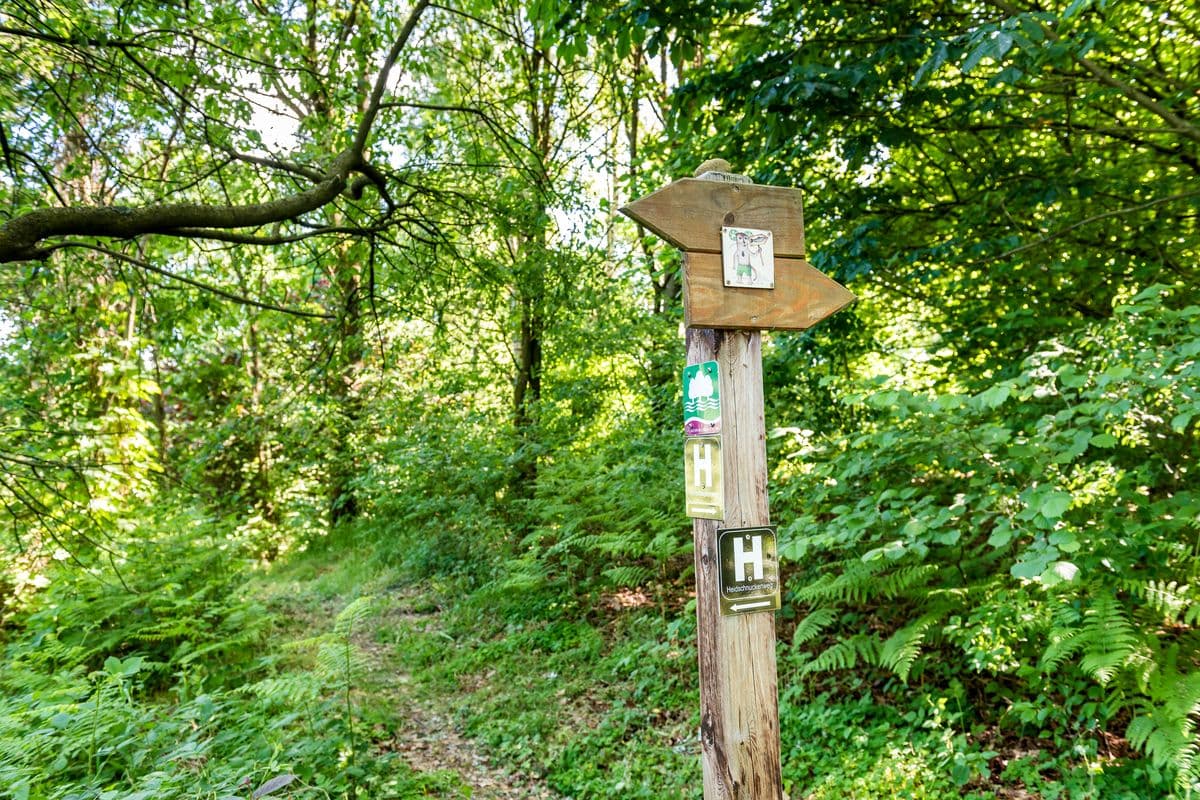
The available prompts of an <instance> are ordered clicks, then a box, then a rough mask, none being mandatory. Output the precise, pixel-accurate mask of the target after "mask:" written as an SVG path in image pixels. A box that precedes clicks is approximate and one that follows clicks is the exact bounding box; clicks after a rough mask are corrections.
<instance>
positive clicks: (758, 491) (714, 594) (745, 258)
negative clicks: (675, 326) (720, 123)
mask: <svg viewBox="0 0 1200 800" xmlns="http://www.w3.org/2000/svg"><path fill="white" fill-rule="evenodd" d="M697 173H698V175H699V177H698V178H685V179H682V180H678V181H675V182H674V183H672V184H670V185H669V186H667V187H665V188H663V189H660V190H659V191H657V192H654V193H653V194H650V195H647V196H646V197H643V198H641V199H639V200H635V201H634V202H632V203H630V204H629V205H627V206H625V207H624V208H622V209H621V211H622V213H624V214H625V215H626V216H629V217H631V218H632V219H633V220H635V221H636V222H638V223H640V224H641V225H643V226H645V227H646V228H648V229H649V230H651V231H653V232H654V233H656V234H658V235H659V236H661V237H662V238H663V239H666V240H667V241H668V242H670V243H671V244H673V245H675V246H676V247H678V248H679V249H681V250H683V259H684V267H683V273H684V296H683V301H684V320H685V323H686V326H687V363H688V365H689V367H688V368H687V369H686V370H685V371H684V384H685V385H684V387H683V389H684V409H685V416H686V418H687V427H686V428H685V433H686V434H688V438H687V439H686V440H685V447H684V453H685V462H684V463H685V469H684V474H685V479H686V480H687V481H688V491H687V505H688V507H687V509H686V512H687V513H688V515H689V516H691V517H692V518H693V521H692V536H693V540H694V544H695V563H696V617H697V644H698V649H699V654H700V659H699V660H700V743H701V751H702V764H703V771H704V798H705V800H783V796H784V795H783V780H782V776H781V772H780V745H779V700H778V690H777V686H776V668H775V616H774V614H773V613H770V612H772V611H774V610H775V609H777V608H778V607H779V589H780V587H779V584H780V575H779V564H778V557H777V554H776V545H777V542H776V535H775V528H773V527H772V526H771V524H770V514H769V510H768V507H767V450H766V441H767V436H766V421H765V419H764V414H763V382H762V340H761V333H760V332H761V331H762V330H770V329H782V330H801V329H804V328H808V327H810V326H812V325H814V324H816V323H817V322H819V321H820V320H822V319H824V318H825V317H827V316H829V315H830V314H832V313H834V312H835V311H838V310H839V309H841V308H843V307H844V306H846V305H848V304H849V303H851V302H853V300H854V295H852V294H851V293H850V292H848V291H847V290H846V289H845V288H843V287H842V286H840V285H839V284H838V283H836V282H835V281H833V280H831V279H830V278H828V277H826V276H825V275H824V274H822V273H821V272H819V271H818V270H816V269H814V268H813V267H812V266H811V265H809V264H808V262H807V261H805V260H804V259H805V251H804V215H803V211H802V207H801V202H800V192H799V190H796V189H788V188H781V187H775V186H759V185H755V184H753V183H751V182H750V181H749V179H748V178H745V177H743V176H740V175H733V174H731V171H730V168H729V165H728V164H727V163H725V162H722V161H710V162H706V163H705V165H703V166H702V167H701V169H700V170H698V171H697ZM702 375H707V376H708V377H707V379H706V378H700V379H699V382H698V381H697V376H702ZM709 381H711V383H712V386H714V387H718V388H717V389H714V390H709V388H710V385H709ZM714 398H716V399H714ZM706 399H707V405H708V406H709V408H707V409H705V408H704V406H705V405H706V402H705V401H706ZM689 400H690V401H692V402H693V405H691V406H689V405H688V403H689ZM714 402H716V403H718V405H717V406H716V409H715V411H714V410H713V408H712V405H713V403H714ZM702 409H703V410H702ZM712 420H717V421H718V423H717V424H718V428H717V430H716V431H714V430H712V422H711V421H712ZM701 434H703V436H702V438H699V437H700V435H701ZM693 437H696V438H693ZM709 458H713V459H719V464H715V463H712V462H710V461H709V460H708V459H709ZM706 480H708V481H709V482H708V483H705V482H704V481H706ZM718 481H719V486H717V485H715V484H716V482H718ZM692 484H696V486H693V485H692ZM705 491H707V492H708V494H704V492H705ZM716 491H719V492H720V494H721V502H719V503H718V502H717V498H715V497H714V496H713V493H714V492H716Z"/></svg>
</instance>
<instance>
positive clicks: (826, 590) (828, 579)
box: [796, 558, 883, 603]
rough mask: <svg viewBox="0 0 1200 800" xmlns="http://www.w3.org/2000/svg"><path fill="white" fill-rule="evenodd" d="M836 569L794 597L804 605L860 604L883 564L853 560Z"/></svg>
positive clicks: (866, 595) (844, 562)
mask: <svg viewBox="0 0 1200 800" xmlns="http://www.w3.org/2000/svg"><path fill="white" fill-rule="evenodd" d="M836 567H837V568H838V569H837V571H836V572H827V573H825V574H824V575H822V576H821V577H820V578H818V579H817V580H816V581H814V582H813V583H811V584H809V585H808V586H805V587H804V588H803V589H801V590H800V591H799V592H797V593H796V596H797V597H798V598H799V599H800V600H802V601H803V602H806V603H847V602H848V603H862V602H864V601H865V600H866V598H867V597H868V595H869V594H870V593H871V591H872V588H871V582H872V580H873V579H874V577H875V575H876V573H878V572H879V571H880V570H882V569H883V564H881V563H879V562H877V561H872V562H863V561H861V560H859V559H857V558H854V559H849V560H847V561H843V562H841V563H840V564H838V565H836Z"/></svg>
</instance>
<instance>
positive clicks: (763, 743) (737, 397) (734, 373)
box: [685, 256, 783, 800]
mask: <svg viewBox="0 0 1200 800" xmlns="http://www.w3.org/2000/svg"><path fill="white" fill-rule="evenodd" d="M685 258H686V256H685ZM705 361H716V362H717V363H718V365H719V367H718V369H719V373H720V382H721V384H720V385H721V419H722V423H721V424H722V432H721V436H722V440H723V441H722V446H721V466H722V470H723V474H724V485H725V520H724V523H723V524H722V523H719V522H718V521H716V520H710V519H694V520H693V521H692V536H693V539H694V541H695V560H696V623H697V634H696V638H697V647H698V650H699V654H700V745H701V759H702V763H703V769H704V800H783V778H782V774H781V771H780V760H779V701H778V694H777V688H776V671H775V615H774V614H770V613H761V614H739V615H736V616H722V615H721V608H720V600H719V598H720V591H719V588H718V585H717V582H718V571H719V570H720V557H719V555H718V552H717V529H718V527H724V528H733V527H752V526H759V525H767V524H769V523H770V519H769V514H768V509H767V450H766V441H767V437H766V423H765V420H764V416H763V384H762V334H761V333H759V332H758V331H717V330H710V329H703V328H699V329H689V330H688V332H687V363H689V364H699V363H702V362H705Z"/></svg>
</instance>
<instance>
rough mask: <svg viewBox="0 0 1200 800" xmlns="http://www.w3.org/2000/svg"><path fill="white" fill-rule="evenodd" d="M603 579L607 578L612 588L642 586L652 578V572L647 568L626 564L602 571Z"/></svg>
mask: <svg viewBox="0 0 1200 800" xmlns="http://www.w3.org/2000/svg"><path fill="white" fill-rule="evenodd" d="M604 577H606V578H608V580H609V582H610V583H611V584H612V585H613V586H629V587H633V586H642V585H643V584H645V583H647V582H648V581H649V580H650V579H651V578H653V577H654V571H653V570H651V569H650V568H649V567H642V566H638V565H636V564H626V565H623V566H617V567H609V568H608V569H606V570H604Z"/></svg>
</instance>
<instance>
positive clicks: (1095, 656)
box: [1079, 592, 1137, 686]
mask: <svg viewBox="0 0 1200 800" xmlns="http://www.w3.org/2000/svg"><path fill="white" fill-rule="evenodd" d="M1081 635H1082V636H1083V645H1084V650H1083V658H1082V660H1081V661H1080V662H1079V665H1080V667H1082V668H1083V670H1084V671H1085V672H1088V673H1090V674H1091V675H1092V677H1094V678H1095V679H1096V680H1097V681H1099V682H1100V685H1102V686H1106V685H1108V683H1109V682H1110V681H1112V679H1113V677H1114V676H1115V675H1116V672H1117V670H1118V669H1119V668H1120V667H1121V666H1122V665H1124V664H1125V662H1126V661H1127V660H1129V658H1130V657H1131V656H1133V654H1134V647H1135V645H1136V643H1137V635H1136V634H1135V633H1134V630H1133V628H1132V626H1130V624H1129V618H1128V616H1127V615H1126V613H1125V609H1123V608H1122V607H1121V605H1120V603H1119V602H1118V601H1117V598H1116V597H1114V596H1113V595H1112V594H1111V593H1107V592H1106V593H1103V594H1101V595H1099V596H1098V597H1097V598H1096V600H1095V602H1093V604H1092V607H1091V608H1089V609H1088V610H1087V611H1085V612H1084V614H1083V631H1082V634H1081Z"/></svg>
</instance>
